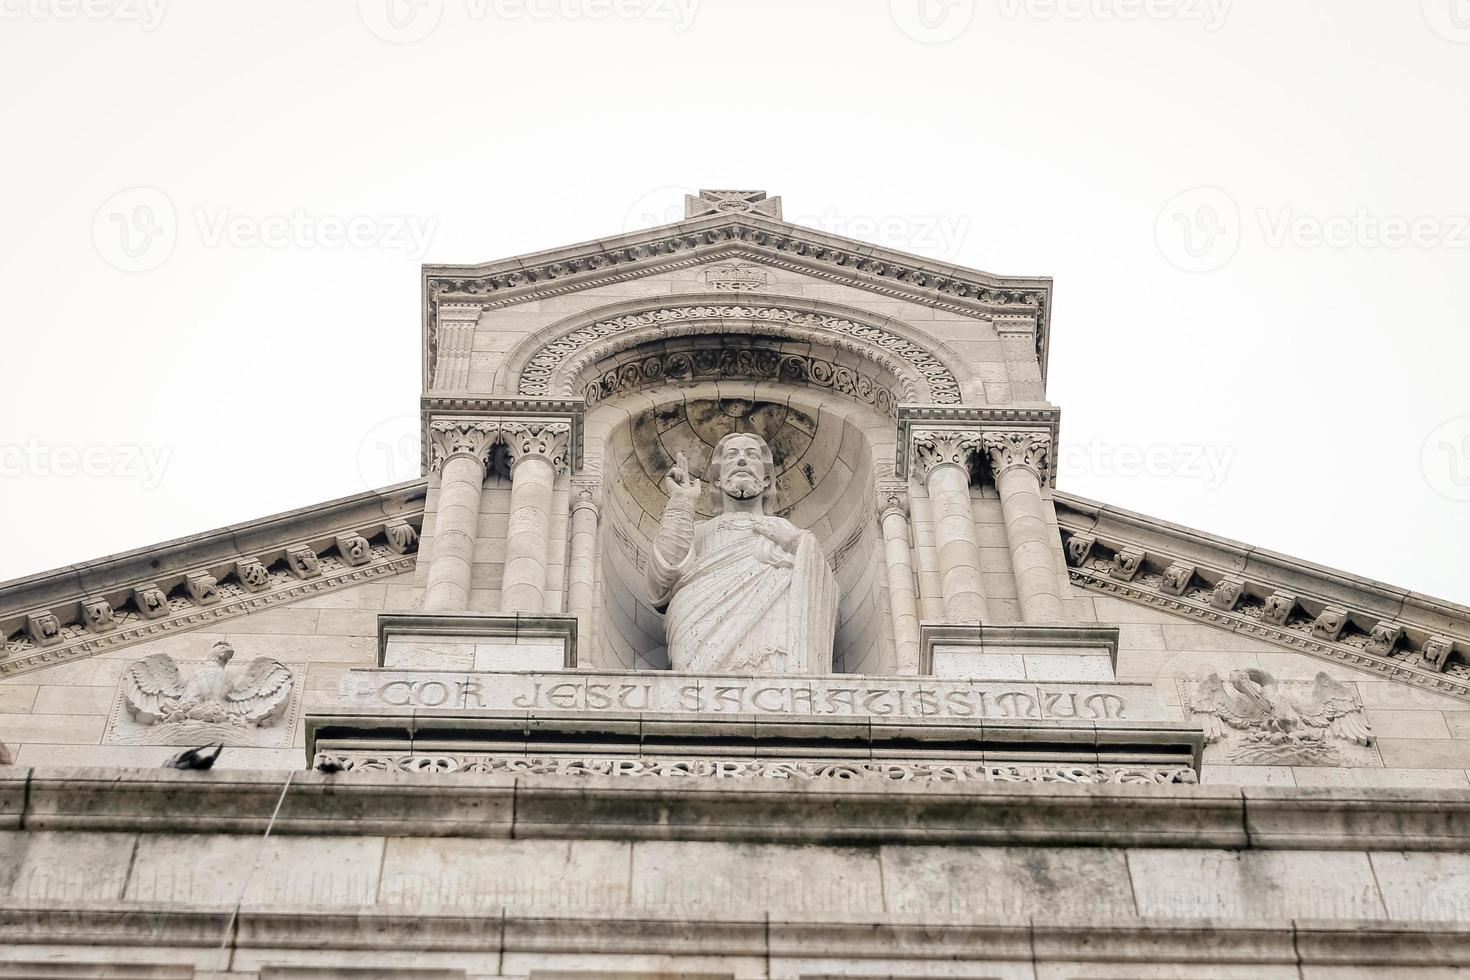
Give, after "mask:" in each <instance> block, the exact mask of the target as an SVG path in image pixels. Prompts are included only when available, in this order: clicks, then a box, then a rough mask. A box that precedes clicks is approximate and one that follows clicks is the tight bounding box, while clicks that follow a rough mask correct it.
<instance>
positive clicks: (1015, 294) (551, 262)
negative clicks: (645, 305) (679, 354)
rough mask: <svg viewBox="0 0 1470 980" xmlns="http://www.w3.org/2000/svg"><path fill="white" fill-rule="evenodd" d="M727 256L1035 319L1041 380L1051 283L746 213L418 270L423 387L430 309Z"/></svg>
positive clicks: (523, 296) (511, 298)
mask: <svg viewBox="0 0 1470 980" xmlns="http://www.w3.org/2000/svg"><path fill="white" fill-rule="evenodd" d="M730 258H744V259H750V260H755V261H760V262H762V263H765V264H767V265H770V266H772V267H774V268H785V269H788V270H791V271H797V272H801V273H804V274H807V275H812V276H815V277H818V278H822V279H827V280H828V281H832V282H839V283H842V284H844V285H851V286H856V287H858V288H862V289H868V290H872V291H875V292H878V293H880V294H883V295H887V296H895V297H899V298H903V299H907V300H910V301H913V302H918V303H923V304H924V305H927V306H932V307H935V308H938V309H944V310H947V311H950V312H954V313H959V314H961V315H964V316H973V317H977V318H981V319H989V318H991V317H993V316H995V315H997V314H1000V315H1011V316H1021V317H1030V318H1035V320H1036V337H1035V342H1036V343H1035V346H1036V355H1037V360H1038V363H1039V365H1040V368H1041V373H1042V378H1043V380H1044V379H1045V377H1046V370H1047V356H1048V348H1049V344H1050V337H1049V333H1050V326H1049V325H1050V313H1051V287H1052V283H1051V280H1050V279H1048V278H1044V277H1022V276H995V275H992V274H990V273H986V272H981V271H979V270H976V269H967V268H964V267H961V266H955V265H948V264H945V263H938V262H932V261H929V260H926V259H923V258H920V257H918V256H914V255H908V254H905V253H903V252H898V251H894V250H892V249H885V248H882V247H880V246H876V245H871V244H868V243H865V242H859V241H855V240H853V239H849V238H843V237H841V236H838V235H831V234H827V233H825V232H821V231H817V230H815V229H811V228H802V227H800V226H797V225H793V224H789V223H787V222H784V221H779V220H776V219H773V218H769V217H766V216H763V215H759V214H744V215H740V216H738V217H732V216H730V215H709V216H706V217H701V218H693V219H689V220H687V221H682V222H678V223H676V224H672V225H664V226H661V227H658V228H651V229H646V230H641V231H636V232H630V233H628V234H625V235H620V236H617V237H614V238H610V239H606V240H597V241H591V242H583V243H581V244H577V245H571V246H567V247H565V248H560V249H553V250H549V251H543V252H537V253H531V254H528V255H523V256H520V257H516V258H511V259H506V260H502V261H498V262H491V263H484V264H479V265H426V266H424V268H423V273H422V275H423V280H422V281H423V310H424V323H423V331H424V338H423V355H424V360H423V385H424V387H425V388H426V389H427V388H428V386H429V384H430V381H431V378H430V374H431V372H432V370H433V364H434V354H435V351H434V347H435V344H436V343H437V338H436V337H435V331H434V321H435V311H436V310H437V308H438V306H439V305H440V304H441V303H454V304H467V305H474V306H478V307H479V308H480V309H482V310H491V309H499V308H503V307H505V306H510V305H515V304H518V303H524V302H529V301H532V300H537V299H543V298H546V297H548V296H556V295H561V294H564V293H568V292H572V291H576V290H580V289H587V288H590V287H593V286H600V285H607V284H610V283H617V282H623V281H626V280H628V279H632V278H637V277H641V276H645V275H650V274H654V273H658V272H664V271H670V270H674V269H679V268H687V267H689V266H691V265H696V264H700V263H702V262H706V261H709V260H711V259H730Z"/></svg>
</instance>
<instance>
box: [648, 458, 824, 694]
mask: <svg viewBox="0 0 1470 980" xmlns="http://www.w3.org/2000/svg"><path fill="white" fill-rule="evenodd" d="M774 470H775V460H774V458H773V457H772V453H771V447H770V446H768V445H767V444H766V441H765V440H764V439H762V438H761V437H760V436H758V435H754V434H752V433H748V432H735V433H731V434H730V435H727V436H725V437H724V438H722V439H721V440H720V441H719V442H717V443H716V444H715V448H714V454H713V457H712V459H711V461H710V468H709V471H708V473H707V476H708V477H709V479H710V482H711V483H713V484H714V486H715V488H716V489H717V490H718V491H719V493H720V500H721V512H720V513H719V515H717V516H716V517H714V518H713V519H712V520H708V521H704V522H702V523H699V524H695V521H694V512H695V509H696V507H697V505H698V503H699V498H700V495H701V493H702V492H703V487H702V485H701V484H700V481H699V480H698V479H696V478H695V477H694V476H693V475H692V474H691V473H690V470H689V462H688V460H687V459H686V458H685V456H684V454H683V453H679V454H677V455H676V456H675V465H674V467H673V468H672V469H670V470H669V472H668V475H667V476H665V477H664V482H663V489H664V493H666V494H667V495H668V498H669V502H668V504H667V505H666V506H665V508H664V513H663V519H662V521H661V522H660V524H659V530H658V534H657V535H656V537H655V538H654V542H653V548H652V549H651V553H650V555H649V560H648V569H647V578H648V583H647V584H648V591H649V593H650V598H651V599H652V601H653V605H654V608H655V609H658V610H659V611H661V612H663V611H667V618H666V619H665V624H666V629H667V634H668V646H669V663H670V664H671V665H672V666H673V668H674V669H675V670H679V671H689V672H693V673H733V674H777V673H783V674H825V673H830V672H831V670H832V640H833V636H834V634H835V632H836V629H837V582H836V579H835V578H834V577H833V575H832V569H831V568H830V567H829V566H828V564H827V561H826V559H824V558H823V557H822V550H821V547H820V546H819V545H818V544H817V538H816V535H814V534H812V533H811V532H810V531H806V530H803V529H802V528H799V527H797V526H796V525H794V524H792V523H791V522H790V521H788V520H786V519H785V518H781V517H774V516H768V515H767V514H766V512H765V510H766V506H767V504H768V503H769V501H770V500H771V498H772V496H773V489H774V488H773V485H774V481H773V478H772V474H773V471H774Z"/></svg>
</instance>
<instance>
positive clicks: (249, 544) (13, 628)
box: [0, 480, 425, 678]
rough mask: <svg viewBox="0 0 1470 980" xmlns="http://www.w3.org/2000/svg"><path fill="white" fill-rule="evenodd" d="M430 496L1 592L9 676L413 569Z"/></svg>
mask: <svg viewBox="0 0 1470 980" xmlns="http://www.w3.org/2000/svg"><path fill="white" fill-rule="evenodd" d="M424 499H425V483H424V481H422V480H415V481H412V482H410V483H403V484H399V485H397V486H393V487H387V488H384V489H382V490H373V491H369V492H368V493H363V494H357V495H355V496H352V497H344V498H341V499H339V500H332V501H327V502H325V503H322V504H317V505H315V506H312V507H304V508H301V509H299V510H293V511H289V512H287V513H284V514H277V515H274V516H271V517H265V518H261V519H260V520H256V521H249V522H246V523H243V524H235V525H231V526H229V527H223V528H219V529H217V530H214V531H209V532H205V533H203V534H198V535H193V536H191V537H187V538H180V539H178V540H175V541H166V542H163V543H160V544H157V545H153V546H150V547H147V548H140V549H137V550H136V551H130V552H126V553H124V554H120V555H113V556H111V557H108V558H102V559H99V560H96V561H91V562H84V563H82V564H79V565H71V566H67V567H65V568H59V569H55V570H52V571H49V572H41V573H39V574H37V575H30V576H26V577H24V578H19V579H14V580H12V581H10V582H6V583H3V584H0V678H9V677H14V676H17V675H20V674H25V673H29V672H31V671H35V670H42V669H44V668H47V667H53V666H55V665H57V664H62V663H67V662H69V661H72V660H78V659H82V658H85V657H90V656H93V655H96V654H99V653H104V652H108V651H113V650H118V649H121V648H122V647H126V646H131V645H133V644H135V643H143V642H146V641H149V640H156V639H159V638H160V637H163V636H168V635H172V634H175V633H181V632H185V631H188V630H192V629H199V628H204V627H208V626H210V625H213V624H218V623H220V622H222V621H226V620H230V619H234V618H238V617H242V616H248V615H250V614H251V613H253V612H257V611H260V610H263V609H270V608H274V607H276V606H279V605H283V604H286V603H291V602H294V601H296V600H298V599H304V598H306V597H308V596H314V595H320V594H323V593H327V592H334V591H337V590H340V589H347V588H351V587H353V586H355V585H359V584H362V583H364V582H367V581H371V580H374V579H378V578H381V577H383V576H387V575H396V574H398V573H400V572H405V571H408V570H410V569H412V568H413V567H414V562H415V560H416V554H417V550H418V539H419V535H420V532H421V531H422V529H423V519H424Z"/></svg>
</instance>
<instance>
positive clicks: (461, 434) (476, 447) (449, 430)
mask: <svg viewBox="0 0 1470 980" xmlns="http://www.w3.org/2000/svg"><path fill="white" fill-rule="evenodd" d="M499 435H500V423H498V422H495V421H488V420H477V419H434V420H433V421H431V422H430V423H429V472H431V473H432V472H435V471H437V470H439V469H441V468H443V466H444V464H445V463H446V462H448V461H449V460H450V459H451V458H452V457H454V456H459V455H466V456H471V457H473V458H475V459H477V460H479V462H480V465H481V466H485V465H488V464H489V461H490V448H491V447H492V446H493V445H495V442H496V440H497V438H498V437H499Z"/></svg>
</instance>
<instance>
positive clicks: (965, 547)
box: [913, 430, 989, 623]
mask: <svg viewBox="0 0 1470 980" xmlns="http://www.w3.org/2000/svg"><path fill="white" fill-rule="evenodd" d="M913 438H914V464H915V468H916V470H917V472H918V473H919V474H920V477H921V478H922V479H923V481H924V485H925V488H926V489H927V490H928V491H929V500H930V503H931V505H932V506H933V509H934V537H935V542H936V546H937V547H936V551H937V557H938V561H939V583H940V591H941V592H942V593H943V595H944V618H945V621H946V622H951V623H955V622H974V623H982V622H985V621H986V619H987V617H988V615H989V611H988V609H987V608H986V603H985V589H984V585H983V582H982V579H981V577H980V545H979V544H978V542H977V541H976V538H975V515H974V512H973V511H972V510H971V509H970V462H971V460H972V459H973V458H974V455H975V452H976V451H977V450H978V449H979V445H980V435H979V433H977V432H965V431H951V430H935V431H922V432H915V433H914V436H913Z"/></svg>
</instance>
